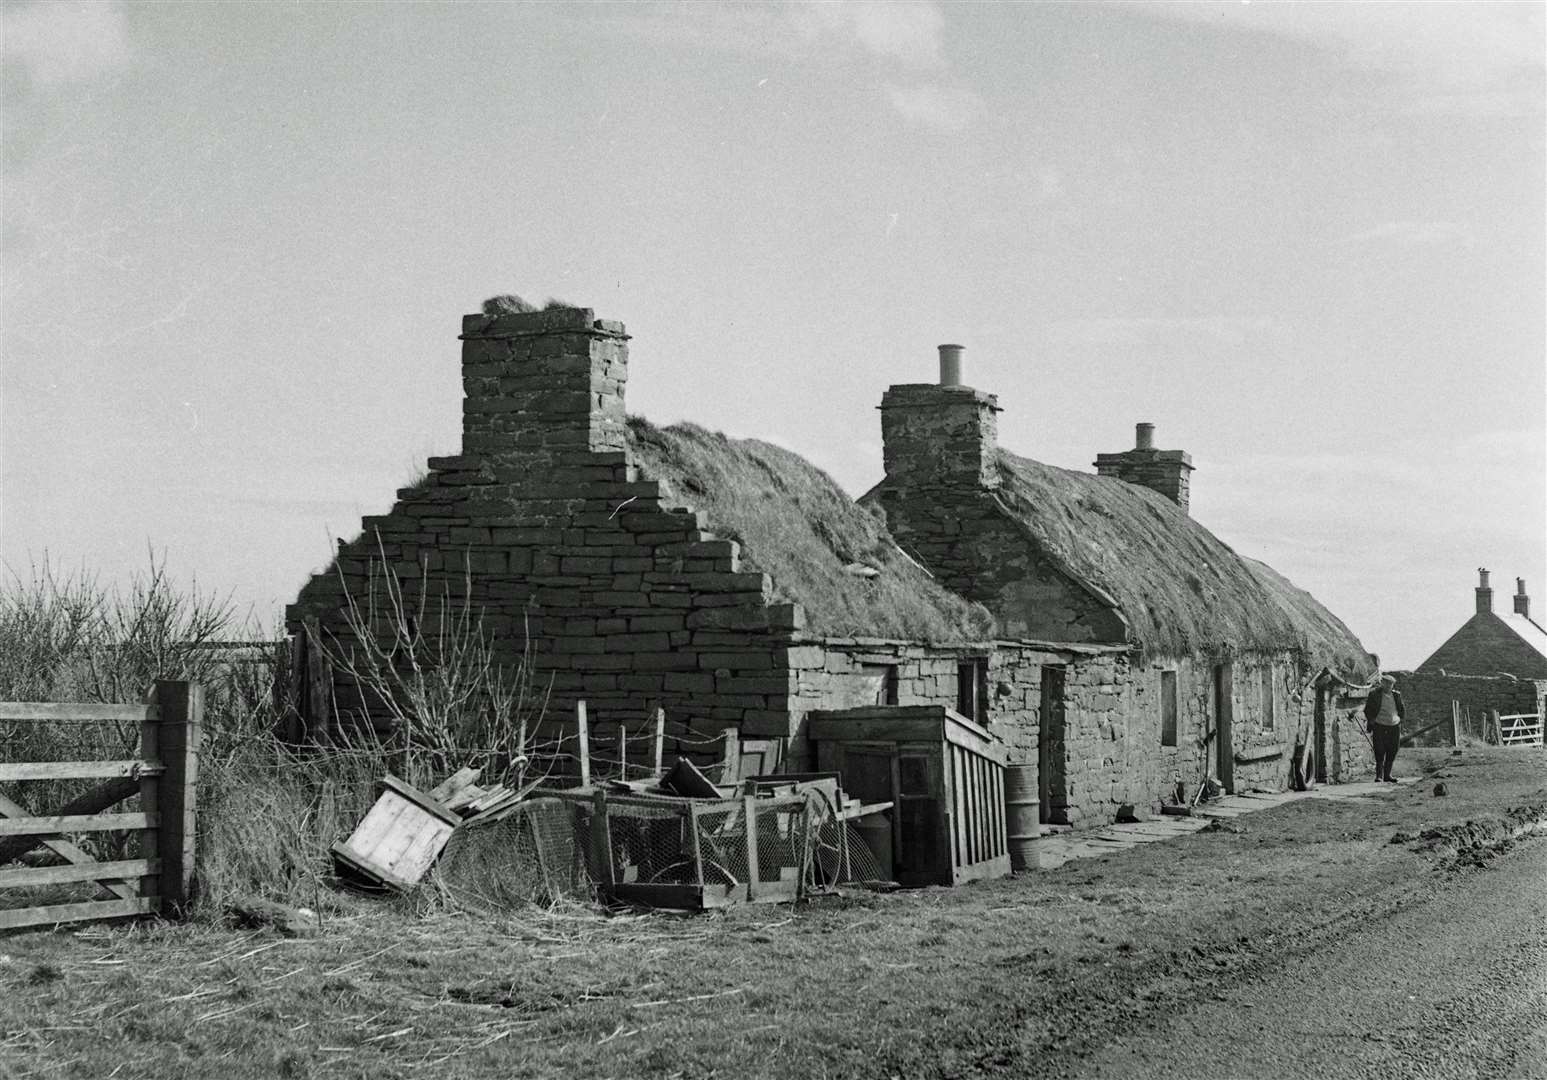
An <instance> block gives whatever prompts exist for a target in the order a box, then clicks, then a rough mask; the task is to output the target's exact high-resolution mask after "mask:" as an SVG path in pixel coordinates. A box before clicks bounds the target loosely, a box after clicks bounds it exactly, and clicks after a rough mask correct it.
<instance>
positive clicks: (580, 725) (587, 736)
mask: <svg viewBox="0 0 1547 1080" xmlns="http://www.w3.org/2000/svg"><path fill="white" fill-rule="evenodd" d="M575 735H576V736H577V737H578V738H579V740H580V786H581V787H589V786H590V784H591V731H590V728H589V727H588V726H587V725H586V715H585V702H583V701H577V702H575Z"/></svg>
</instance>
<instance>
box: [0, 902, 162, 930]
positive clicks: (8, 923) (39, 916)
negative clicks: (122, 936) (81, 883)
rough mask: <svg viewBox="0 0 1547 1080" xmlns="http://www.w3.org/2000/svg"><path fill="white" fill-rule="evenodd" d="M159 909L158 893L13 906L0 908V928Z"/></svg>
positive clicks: (64, 921)
mask: <svg viewBox="0 0 1547 1080" xmlns="http://www.w3.org/2000/svg"><path fill="white" fill-rule="evenodd" d="M159 910H161V898H160V897H159V896H134V897H130V898H128V899H119V900H88V901H85V902H83V903H79V904H50V905H48V906H46V907H30V908H13V909H11V910H9V911H0V930H20V929H23V928H24V927H28V926H55V925H57V924H59V923H69V922H81V921H83V920H88V919H118V918H123V917H125V916H130V915H150V914H153V913H155V912H157V911H159Z"/></svg>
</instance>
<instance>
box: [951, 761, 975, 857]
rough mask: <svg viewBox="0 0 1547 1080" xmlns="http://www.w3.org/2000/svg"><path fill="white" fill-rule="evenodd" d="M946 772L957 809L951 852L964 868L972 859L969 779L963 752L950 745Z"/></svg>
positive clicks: (953, 823) (952, 801)
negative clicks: (963, 763)
mask: <svg viewBox="0 0 1547 1080" xmlns="http://www.w3.org/2000/svg"><path fill="white" fill-rule="evenodd" d="M946 771H947V772H948V773H949V774H950V778H951V805H952V806H953V807H954V808H955V813H953V814H952V815H951V834H952V835H951V837H950V843H951V852H952V854H953V855H954V857H955V860H956V866H957V867H962V866H966V865H967V863H968V862H970V861H971V859H972V854H971V852H970V851H969V850H968V848H967V777H966V771H965V770H964V769H963V768H962V757H961V751H960V750H959V749H958V748H956V747H954V746H951V745H950V744H947V745H946Z"/></svg>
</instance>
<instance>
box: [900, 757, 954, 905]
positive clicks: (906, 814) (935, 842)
mask: <svg viewBox="0 0 1547 1080" xmlns="http://www.w3.org/2000/svg"><path fill="white" fill-rule="evenodd" d="M895 761H896V769H897V771H896V774H895V775H896V778H897V779H896V783H897V808H896V812H895V816H894V820H895V821H896V822H897V833H896V835H897V837H898V845H897V847H896V848H895V849H894V851H893V856H892V866H893V868H894V869H895V870H896V872H897V881H898V883H899V884H902V885H934V884H950V881H951V853H950V848H949V844H950V828H949V826H948V824H947V821H948V814H947V807H948V805H949V803H948V801H947V797H946V796H947V793H946V778H945V773H944V769H943V762H942V761H941V747H940V746H939V745H938V744H935V745H919V746H899V747H898V748H897V757H896V759H895Z"/></svg>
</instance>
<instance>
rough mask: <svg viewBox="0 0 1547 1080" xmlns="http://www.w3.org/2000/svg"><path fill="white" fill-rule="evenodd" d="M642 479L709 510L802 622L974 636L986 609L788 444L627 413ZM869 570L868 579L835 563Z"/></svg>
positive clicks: (715, 524)
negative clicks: (799, 610) (922, 564)
mask: <svg viewBox="0 0 1547 1080" xmlns="http://www.w3.org/2000/svg"><path fill="white" fill-rule="evenodd" d="M628 438H629V450H630V452H631V453H632V455H633V459H634V461H635V462H636V463H637V464H638V466H639V468H640V473H641V475H642V476H644V477H647V478H649V479H653V480H662V481H665V482H666V484H667V485H668V487H669V488H670V491H671V493H672V495H673V497H674V499H675V500H676V501H678V502H680V503H681V504H684V505H687V506H690V507H692V508H693V509H697V510H703V511H705V512H706V513H707V514H708V518H709V528H710V529H711V530H712V531H713V532H714V533H715V534H716V535H718V536H722V537H725V538H727V539H733V540H737V541H739V542H740V543H741V545H742V566H743V569H747V570H760V571H763V572H765V573H767V574H768V575H769V576H770V577H771V578H772V579H773V583H774V586H775V588H776V589H777V590H778V592H779V593H780V595H781V598H782V599H784V600H786V601H792V602H795V603H798V604H800V605H801V606H802V607H803V608H805V612H806V622H807V626H808V627H809V629H811V630H812V631H814V632H816V633H819V634H829V635H835V636H868V637H885V638H910V639H920V640H924V641H930V642H941V643H944V642H959V641H982V640H986V639H988V638H991V637H992V636H993V632H994V631H993V617H992V616H991V615H990V614H989V613H988V611H987V610H986V609H984V608H983V607H981V606H979V605H977V604H971V603H968V602H967V601H965V600H963V599H961V598H960V597H958V596H956V595H955V594H954V593H951V592H949V591H948V590H946V589H944V588H941V587H940V586H939V585H937V584H936V583H935V581H934V579H933V578H932V577H930V576H929V574H927V573H925V572H924V571H923V570H921V569H920V568H919V567H918V566H916V565H915V564H914V563H913V562H912V561H911V560H910V559H908V557H907V556H905V555H904V554H903V553H902V551H901V550H900V549H899V548H898V547H897V545H896V542H895V541H894V540H893V539H892V537H891V534H890V533H889V532H887V529H886V524H885V522H884V521H883V520H882V518H881V516H880V514H878V513H877V512H875V511H873V510H871V509H870V508H868V507H862V506H859V505H857V504H856V503H855V502H854V501H853V500H852V499H851V498H849V496H848V495H847V494H846V493H845V492H844V490H843V489H842V488H840V487H839V486H838V485H837V483H835V482H834V481H833V479H832V478H831V477H830V476H828V475H827V474H826V473H824V472H822V471H821V470H820V469H818V468H817V467H816V466H814V465H812V464H811V463H810V462H808V461H806V460H805V459H804V458H802V457H800V456H799V455H798V454H793V453H791V452H790V451H788V450H784V449H781V448H780V447H777V446H773V445H771V444H769V443H765V442H759V441H758V440H756V439H731V438H727V437H726V436H724V435H722V434H719V433H718V432H711V431H707V430H705V429H704V428H701V427H698V426H696V425H693V424H674V425H672V426H670V427H665V428H658V427H655V426H653V425H652V424H650V423H649V422H648V421H645V420H643V419H640V418H639V417H630V418H629V427H628ZM855 563H858V564H863V565H865V566H870V567H874V568H875V569H877V570H879V571H880V573H879V574H878V575H876V576H875V577H872V578H865V577H860V576H856V575H855V574H853V573H850V572H848V571H846V570H845V567H846V566H849V565H851V564H855Z"/></svg>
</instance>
